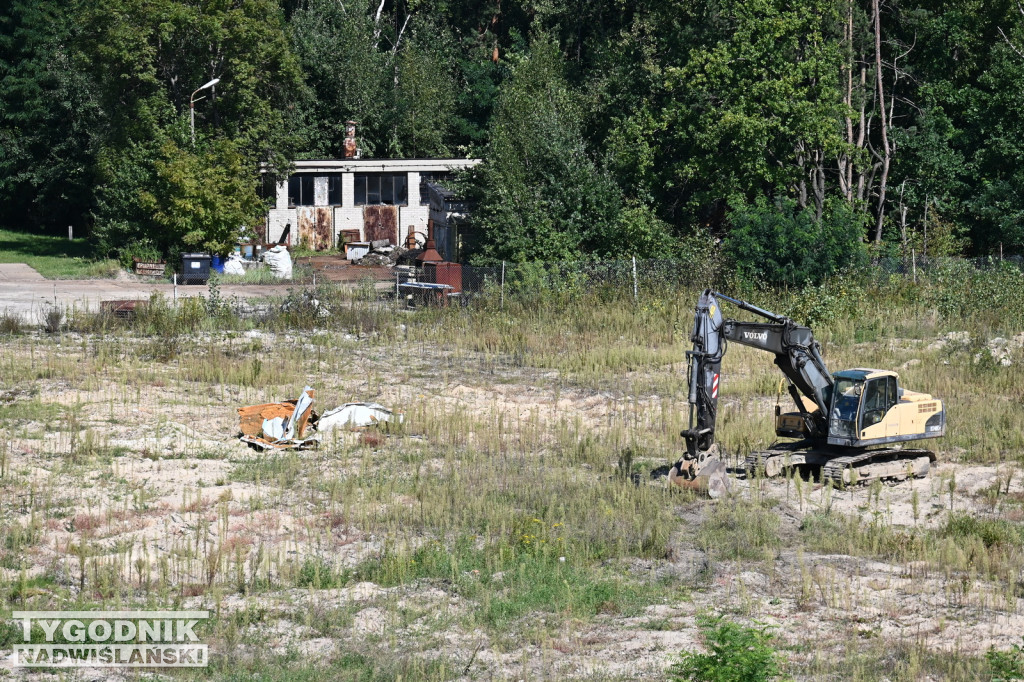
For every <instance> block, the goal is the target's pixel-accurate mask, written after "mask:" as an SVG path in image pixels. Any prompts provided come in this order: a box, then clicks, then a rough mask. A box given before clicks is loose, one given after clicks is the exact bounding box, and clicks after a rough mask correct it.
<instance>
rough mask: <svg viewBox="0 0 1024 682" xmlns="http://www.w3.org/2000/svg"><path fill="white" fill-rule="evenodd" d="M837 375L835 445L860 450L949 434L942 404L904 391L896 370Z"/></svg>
mask: <svg viewBox="0 0 1024 682" xmlns="http://www.w3.org/2000/svg"><path fill="white" fill-rule="evenodd" d="M832 377H833V379H834V380H835V383H834V384H833V385H832V396H831V398H832V400H831V403H832V404H831V409H830V410H829V422H828V442H829V444H830V445H844V446H847V447H857V448H860V447H867V446H871V445H883V444H887V443H896V442H900V441H907V440H919V439H921V438H934V437H935V436H938V435H942V434H943V433H945V413H944V411H943V409H942V403H941V401H938V400H936V399H935V398H933V397H932V396H930V395H928V394H926V393H916V392H914V391H906V390H903V389H901V388H900V387H899V384H898V380H897V379H898V378H897V376H896V373H895V372H889V371H886V370H877V369H864V368H858V369H850V370H845V371H843V372H836V373H835V374H833V375H832Z"/></svg>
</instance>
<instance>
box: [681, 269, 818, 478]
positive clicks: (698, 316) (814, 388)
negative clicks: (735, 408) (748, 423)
mask: <svg viewBox="0 0 1024 682" xmlns="http://www.w3.org/2000/svg"><path fill="white" fill-rule="evenodd" d="M718 299H722V300H725V301H729V302H730V303H732V304H733V305H735V306H737V307H738V308H740V309H741V310H746V311H748V312H751V313H754V314H755V315H758V316H760V317H762V318H765V319H766V320H768V321H767V322H743V321H737V320H733V319H726V318H725V317H724V316H723V315H722V311H721V308H720V306H719V303H718ZM690 340H691V341H692V343H693V349H692V350H690V351H687V352H686V357H687V366H688V371H689V398H688V402H689V403H690V420H689V428H688V429H686V430H685V431H683V432H682V436H683V438H684V439H685V440H686V455H685V456H684V460H695V464H697V466H695V467H688V468H687V469H688V470H691V471H693V472H694V473H695V474H696V473H697V472H698V471H699V469H700V465H701V464H703V462H704V460H705V459H706V458H707V456H708V452H709V451H710V450H711V448H712V446H713V445H714V441H715V424H716V421H717V416H718V393H719V385H720V371H721V366H722V358H723V357H724V356H725V351H726V348H727V345H728V343H729V342H735V343H739V344H742V345H744V346H750V347H751V348H758V349H760V350H763V351H766V352H769V353H772V354H773V355H774V356H775V365H776V366H777V367H778V368H779V369H780V370H781V371H782V373H783V374H784V375H785V376H786V378H787V379H788V380H789V390H790V395H791V396H792V397H793V401H794V402H795V403H796V406H797V411H798V412H800V413H802V414H803V416H804V420H805V423H806V425H807V430H808V432H809V433H810V435H811V436H812V437H825V436H826V435H827V431H828V412H829V403H830V400H831V391H832V383H833V379H832V375H831V374H830V373H829V371H828V368H827V367H826V366H825V361H824V360H823V359H822V357H821V346H820V345H819V344H818V342H817V341H815V339H814V335H813V334H812V333H811V330H810V329H809V328H808V327H804V326H801V325H798V324H796V323H795V322H794V321H793V320H791V319H789V318H788V317H785V316H782V315H776V314H775V313H772V312H769V311H767V310H764V309H763V308H758V307H757V306H755V305H751V304H750V303H746V302H745V301H740V300H738V299H735V298H730V297H729V296H725V295H724V294H720V293H718V292H715V291H712V290H711V289H705V290H704V293H703V294H701V297H700V299H699V300H698V302H697V307H696V309H695V312H694V318H693V332H692V334H691V336H690ZM801 396H806V397H807V398H808V399H809V400H810V401H811V402H813V404H814V405H816V406H817V408H818V409H817V410H813V411H810V412H809V411H807V409H806V407H805V403H804V401H803V400H802V399H801Z"/></svg>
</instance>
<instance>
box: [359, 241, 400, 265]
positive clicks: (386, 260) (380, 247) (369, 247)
mask: <svg viewBox="0 0 1024 682" xmlns="http://www.w3.org/2000/svg"><path fill="white" fill-rule="evenodd" d="M403 253H405V249H403V248H402V247H400V246H392V245H391V242H390V241H388V240H387V239H378V240H376V241H372V242H350V243H348V244H346V245H345V257H346V258H347V259H348V260H349V262H351V263H354V264H355V265H382V266H384V267H388V268H390V267H392V266H393V265H394V264H395V263H396V262H397V260H398V257H399V256H401V255H402V254H403Z"/></svg>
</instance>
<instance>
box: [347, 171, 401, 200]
mask: <svg viewBox="0 0 1024 682" xmlns="http://www.w3.org/2000/svg"><path fill="white" fill-rule="evenodd" d="M355 180H356V186H355V194H356V206H378V205H381V204H386V205H388V206H406V205H408V203H409V179H408V177H407V176H406V174H405V173H356V177H355Z"/></svg>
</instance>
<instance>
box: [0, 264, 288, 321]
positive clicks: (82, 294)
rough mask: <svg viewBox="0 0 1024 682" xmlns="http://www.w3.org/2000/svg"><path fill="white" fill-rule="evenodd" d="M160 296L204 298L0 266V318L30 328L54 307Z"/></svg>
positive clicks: (249, 290)
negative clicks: (15, 320)
mask: <svg viewBox="0 0 1024 682" xmlns="http://www.w3.org/2000/svg"><path fill="white" fill-rule="evenodd" d="M290 286H291V285H287V284H277V285H262V284H261V285H237V284H236V285H222V286H221V287H220V294H221V296H223V297H225V298H231V297H235V296H237V297H238V298H243V299H249V298H264V297H267V296H283V295H284V294H286V293H287V292H288V289H289V288H290ZM153 292H160V293H162V294H163V295H164V296H166V297H167V298H168V299H171V298H173V297H174V296H175V295H177V296H179V297H182V296H199V295H206V294H207V293H208V292H209V289H208V288H207V287H205V286H196V285H192V286H183V285H179V286H178V287H177V293H175V287H174V285H173V284H150V283H148V282H134V281H128V280H114V279H84V280H75V279H55V280H50V279H46V278H44V277H43V276H42V275H40V274H39V273H38V272H36V271H35V270H33V269H32V268H30V267H29V266H27V265H24V264H22V263H13V264H3V263H0V315H4V314H8V315H17V316H18V317H20V318H22V320H23V321H25V322H27V323H30V324H34V323H38V322H41V321H42V317H43V315H44V314H45V312H46V311H47V310H52V309H53V306H54V305H57V306H58V307H60V308H61V309H63V310H88V311H96V310H99V307H100V303H101V302H102V301H114V300H127V299H148V298H149V296H150V294H152V293H153Z"/></svg>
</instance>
